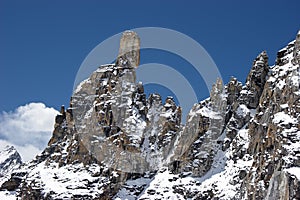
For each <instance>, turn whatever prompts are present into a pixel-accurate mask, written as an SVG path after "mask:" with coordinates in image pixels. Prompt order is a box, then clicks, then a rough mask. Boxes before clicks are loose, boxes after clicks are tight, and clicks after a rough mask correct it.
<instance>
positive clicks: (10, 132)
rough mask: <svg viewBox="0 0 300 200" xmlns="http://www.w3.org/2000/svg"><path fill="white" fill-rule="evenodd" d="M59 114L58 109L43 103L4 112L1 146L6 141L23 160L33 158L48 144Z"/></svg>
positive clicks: (0, 129) (0, 117)
mask: <svg viewBox="0 0 300 200" xmlns="http://www.w3.org/2000/svg"><path fill="white" fill-rule="evenodd" d="M57 114H58V111H56V110H55V109H54V108H48V107H46V106H45V105H44V104H43V103H30V104H27V105H25V106H20V107H18V108H17V109H16V110H15V111H12V112H3V113H2V114H0V140H1V141H0V146H3V145H4V144H5V142H6V143H8V144H12V145H14V146H15V147H16V149H17V150H18V152H19V153H20V154H21V157H22V159H23V161H28V160H30V159H32V158H33V157H34V156H35V155H36V154H37V153H39V152H41V151H42V150H43V149H44V148H45V147H46V146H47V143H48V141H49V139H50V137H51V135H52V131H53V128H54V120H55V116H56V115H57Z"/></svg>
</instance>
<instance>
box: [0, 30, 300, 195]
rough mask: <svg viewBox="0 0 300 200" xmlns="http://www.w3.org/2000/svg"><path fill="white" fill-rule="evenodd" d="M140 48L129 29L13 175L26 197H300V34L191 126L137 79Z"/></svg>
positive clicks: (222, 91) (206, 105)
mask: <svg viewBox="0 0 300 200" xmlns="http://www.w3.org/2000/svg"><path fill="white" fill-rule="evenodd" d="M139 43H140V41H139V38H138V36H137V35H136V34H135V33H133V32H125V33H124V35H123V37H122V39H121V42H120V50H119V55H118V57H117V61H116V63H115V64H109V65H103V66H100V67H99V69H98V70H96V71H95V72H94V73H93V74H92V75H91V76H90V77H89V78H88V79H87V80H85V81H83V82H82V83H81V84H79V86H78V88H77V89H76V91H75V92H74V94H73V96H72V98H71V102H70V107H69V108H68V109H67V110H65V108H64V107H62V109H61V114H60V115H58V116H57V117H56V119H55V121H56V124H55V129H54V132H53V136H52V138H51V139H50V141H49V144H48V147H47V148H46V149H45V150H44V152H43V153H42V154H40V155H38V156H37V157H36V159H34V160H33V161H32V162H30V163H28V164H27V165H25V166H24V167H22V168H21V169H19V170H17V171H15V172H14V173H13V174H12V175H11V179H13V178H14V177H15V176H18V177H19V178H20V179H21V180H22V183H21V184H20V186H18V188H17V189H16V191H17V195H18V196H19V197H21V198H22V199H32V198H37V199H57V198H73V199H137V198H138V199H154V198H156V199H168V198H173V199H298V198H300V186H299V179H300V177H299V174H300V166H299V165H300V161H299V159H300V158H299V157H300V151H299V149H300V141H299V139H300V131H299V130H300V126H299V124H300V123H299V120H300V116H299V111H300V110H299V109H300V106H299V95H300V93H299V75H300V74H299V63H300V59H299V55H300V53H299V51H300V33H298V35H297V38H296V40H295V41H293V42H291V43H290V44H289V45H288V46H287V47H286V48H284V49H282V50H280V51H279V52H278V56H277V60H276V64H275V66H269V65H268V56H267V54H266V52H262V53H261V54H259V55H258V56H257V58H256V59H255V60H254V62H253V66H252V69H251V71H250V73H249V75H248V77H247V79H246V83H245V85H244V86H243V85H242V83H241V82H239V81H238V80H237V79H235V78H232V79H231V80H230V82H229V83H228V84H226V85H225V86H223V84H222V82H221V81H220V80H217V82H216V84H215V85H214V86H213V89H212V91H211V94H210V97H209V98H207V99H205V100H203V101H201V102H199V103H196V104H195V105H194V107H193V108H192V109H191V111H190V113H189V115H188V117H187V121H186V123H185V125H182V123H181V108H180V107H179V106H176V104H175V102H174V100H173V99H172V98H171V97H169V98H167V99H166V100H165V101H164V102H163V101H162V99H161V97H160V96H159V95H158V94H152V95H150V96H149V97H148V98H147V97H146V94H145V93H144V88H143V84H142V83H136V77H135V68H136V67H137V66H138V64H139ZM3 189H5V188H3ZM0 193H1V192H0Z"/></svg>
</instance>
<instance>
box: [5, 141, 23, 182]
mask: <svg viewBox="0 0 300 200" xmlns="http://www.w3.org/2000/svg"><path fill="white" fill-rule="evenodd" d="M21 164H22V159H21V156H20V154H19V153H18V152H17V150H16V149H15V148H14V147H13V146H6V147H4V149H2V150H1V151H0V177H3V176H6V175H7V174H8V173H10V172H11V171H12V170H13V169H14V168H17V167H19V166H20V165H21Z"/></svg>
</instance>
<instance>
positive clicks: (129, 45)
mask: <svg viewBox="0 0 300 200" xmlns="http://www.w3.org/2000/svg"><path fill="white" fill-rule="evenodd" d="M126 60H127V61H128V62H129V65H130V66H131V67H137V66H138V65H139V64H140V38H139V36H138V35H137V34H136V33H135V32H133V31H125V32H124V33H123V35H122V38H121V41H120V49H119V55H118V62H119V63H122V64H123V65H124V64H125V63H124V62H126Z"/></svg>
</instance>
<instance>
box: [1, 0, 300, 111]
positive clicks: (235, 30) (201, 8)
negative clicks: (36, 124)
mask: <svg viewBox="0 0 300 200" xmlns="http://www.w3.org/2000/svg"><path fill="white" fill-rule="evenodd" d="M299 7H300V3H299V1H297V0H291V1H289V2H288V3H287V2H284V1H244V2H241V1H147V2H146V1H144V2H142V1H122V2H121V1H69V0H66V1H32V0H28V1H15V0H6V1H3V0H1V1H0V44H1V45H0V66H1V73H0V91H1V98H0V112H1V111H10V110H14V109H15V108H17V107H18V106H20V105H24V104H26V103H29V102H43V103H45V104H46V105H47V106H49V107H54V108H56V109H59V107H60V105H62V104H65V105H68V103H69V99H70V96H71V93H72V89H73V83H74V79H75V75H76V73H77V70H78V69H79V67H80V65H81V63H82V62H83V60H84V58H85V57H86V56H87V54H88V53H89V52H90V51H91V50H92V49H93V48H94V47H95V46H96V45H98V44H99V43H100V42H101V41H103V40H105V39H106V38H108V37H110V36H112V35H114V34H116V33H119V32H121V31H124V30H127V29H132V28H138V27H147V26H154V27H165V28H169V29H173V30H176V31H179V32H182V33H184V34H186V35H188V36H190V37H191V38H193V39H195V40H196V41H197V42H199V43H200V44H201V45H202V46H203V47H204V48H205V49H206V50H207V52H208V53H209V54H210V56H211V57H212V58H213V60H214V61H215V63H216V64H217V66H218V68H219V70H220V72H221V74H222V77H223V79H224V80H225V82H226V81H228V80H229V78H230V77H231V76H236V77H237V78H238V79H239V80H240V81H242V82H244V80H245V78H246V75H247V73H248V72H249V70H250V67H251V64H252V61H253V59H254V58H255V57H256V56H257V54H259V53H260V52H261V51H262V50H267V52H268V54H269V57H270V61H269V62H270V63H271V64H272V63H274V60H275V56H276V52H277V51H278V50H279V49H280V48H282V47H284V46H285V45H286V44H287V43H288V42H289V41H291V40H293V39H294V38H295V36H296V33H297V31H298V29H299V28H300V13H299ZM142 56H144V57H142V58H141V59H142V60H141V62H142V63H143V62H145V63H146V62H150V61H151V62H158V63H165V64H168V65H174V66H175V67H176V66H178V65H181V64H182V65H183V63H184V61H182V60H179V59H178V58H176V56H174V55H171V54H167V53H165V52H161V54H160V52H158V51H153V52H147V51H145V52H144V53H143V54H142ZM199 94H200V95H202V96H203V97H206V96H208V91H207V89H206V88H204V89H203V91H201V92H199Z"/></svg>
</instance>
